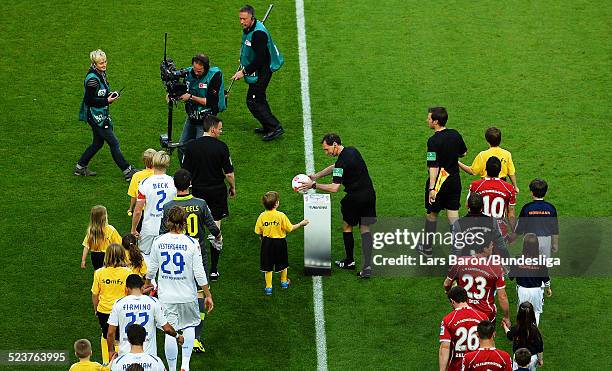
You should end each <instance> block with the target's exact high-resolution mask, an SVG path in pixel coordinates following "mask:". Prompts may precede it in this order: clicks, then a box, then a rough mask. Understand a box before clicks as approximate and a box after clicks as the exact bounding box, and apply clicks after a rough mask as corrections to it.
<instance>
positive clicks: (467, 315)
mask: <svg viewBox="0 0 612 371" xmlns="http://www.w3.org/2000/svg"><path fill="white" fill-rule="evenodd" d="M486 319H487V316H486V315H485V314H484V313H482V312H479V311H477V310H476V309H473V308H471V307H469V306H468V307H463V308H457V309H455V310H454V311H452V312H450V313H449V314H447V315H446V316H445V317H444V318H443V319H442V323H441V324H440V342H443V341H447V342H450V351H451V353H450V358H449V359H448V369H447V370H448V371H461V361H462V360H463V356H464V355H465V353H466V352H471V351H473V350H476V349H478V346H479V341H478V334H477V333H476V327H477V326H478V323H480V321H484V320H486Z"/></svg>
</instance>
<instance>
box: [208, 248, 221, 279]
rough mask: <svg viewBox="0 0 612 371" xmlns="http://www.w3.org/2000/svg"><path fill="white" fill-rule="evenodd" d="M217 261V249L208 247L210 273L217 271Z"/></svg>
mask: <svg viewBox="0 0 612 371" xmlns="http://www.w3.org/2000/svg"><path fill="white" fill-rule="evenodd" d="M218 263H219V250H217V249H215V248H214V247H212V246H211V247H210V273H217V264H218Z"/></svg>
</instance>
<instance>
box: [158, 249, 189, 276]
mask: <svg viewBox="0 0 612 371" xmlns="http://www.w3.org/2000/svg"><path fill="white" fill-rule="evenodd" d="M161 256H162V257H163V258H164V261H163V262H162V264H161V270H162V272H164V273H165V274H171V273H173V274H181V273H183V271H184V270H185V259H184V258H183V254H181V253H180V252H176V253H174V254H173V255H172V258H170V253H169V252H167V251H164V252H162V253H161ZM170 260H172V263H173V264H174V266H175V267H177V268H178V270H175V271H170V270H168V269H166V266H167V265H168V264H169V263H170Z"/></svg>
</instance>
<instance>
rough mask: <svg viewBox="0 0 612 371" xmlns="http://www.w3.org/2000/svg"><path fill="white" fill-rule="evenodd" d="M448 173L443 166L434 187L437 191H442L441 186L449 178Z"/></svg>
mask: <svg viewBox="0 0 612 371" xmlns="http://www.w3.org/2000/svg"><path fill="white" fill-rule="evenodd" d="M448 175H449V174H448V171H446V170H444V168H443V167H441V168H440V172H439V173H438V179H437V180H436V186H435V187H434V190H435V191H436V193H438V192H440V188H442V184H443V183H444V181H445V180H446V179H447V178H448Z"/></svg>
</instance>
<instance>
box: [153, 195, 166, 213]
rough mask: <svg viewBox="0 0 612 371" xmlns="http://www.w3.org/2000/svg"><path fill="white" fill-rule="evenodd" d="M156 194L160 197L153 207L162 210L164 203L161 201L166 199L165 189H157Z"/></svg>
mask: <svg viewBox="0 0 612 371" xmlns="http://www.w3.org/2000/svg"><path fill="white" fill-rule="evenodd" d="M157 195H158V196H161V197H160V199H159V201H157V205H155V208H156V209H157V211H162V210H163V209H164V205H163V204H162V202H164V201H165V200H166V191H157Z"/></svg>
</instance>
